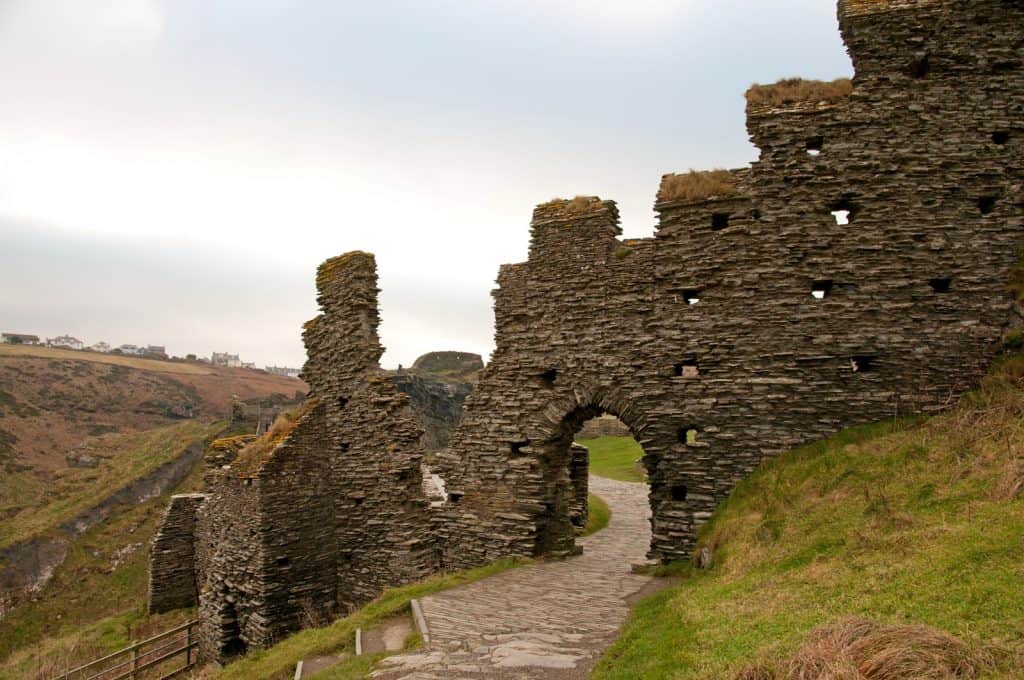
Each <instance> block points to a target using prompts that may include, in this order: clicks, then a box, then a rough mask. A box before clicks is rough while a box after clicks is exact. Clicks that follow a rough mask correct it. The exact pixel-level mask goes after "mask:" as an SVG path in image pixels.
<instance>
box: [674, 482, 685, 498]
mask: <svg viewBox="0 0 1024 680" xmlns="http://www.w3.org/2000/svg"><path fill="white" fill-rule="evenodd" d="M671 494H672V500H674V501H685V500H686V485H685V484H675V485H673V486H672V490H671Z"/></svg>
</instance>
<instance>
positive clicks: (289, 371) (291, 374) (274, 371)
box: [266, 366, 301, 378]
mask: <svg viewBox="0 0 1024 680" xmlns="http://www.w3.org/2000/svg"><path fill="white" fill-rule="evenodd" d="M266 371H267V373H270V374H271V375H283V376H285V377H287V378H298V377H299V373H300V372H301V371H300V370H299V369H298V368H287V367H285V366H267V367H266Z"/></svg>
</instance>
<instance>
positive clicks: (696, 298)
mask: <svg viewBox="0 0 1024 680" xmlns="http://www.w3.org/2000/svg"><path fill="white" fill-rule="evenodd" d="M700 293H701V291H699V290H697V289H696V288H688V289H687V290H684V291H683V300H684V301H685V302H686V304H688V305H695V304H697V303H698V302H700Z"/></svg>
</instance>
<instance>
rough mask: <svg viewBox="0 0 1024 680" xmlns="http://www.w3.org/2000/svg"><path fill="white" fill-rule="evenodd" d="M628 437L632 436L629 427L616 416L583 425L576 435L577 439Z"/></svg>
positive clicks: (595, 419) (589, 421)
mask: <svg viewBox="0 0 1024 680" xmlns="http://www.w3.org/2000/svg"><path fill="white" fill-rule="evenodd" d="M628 436H630V433H629V427H627V426H626V424H625V423H623V422H622V421H621V420H619V419H618V418H616V417H615V416H611V415H607V414H605V415H603V416H598V417H597V418H594V419H592V420H588V421H587V422H585V423H583V427H582V428H580V431H579V432H577V433H576V438H577V439H596V438H597V437H628Z"/></svg>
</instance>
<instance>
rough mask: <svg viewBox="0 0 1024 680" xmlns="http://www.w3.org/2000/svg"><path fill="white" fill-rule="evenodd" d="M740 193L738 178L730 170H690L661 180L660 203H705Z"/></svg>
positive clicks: (666, 176)
mask: <svg viewBox="0 0 1024 680" xmlns="http://www.w3.org/2000/svg"><path fill="white" fill-rule="evenodd" d="M738 192H739V189H737V188H736V178H735V177H734V176H733V174H732V172H730V171H729V170H723V169H716V170H706V171H703V172H701V171H697V170H690V171H689V172H684V173H681V174H669V175H665V176H664V177H662V178H661V187H659V189H658V203H668V202H674V201H705V200H707V199H709V198H726V197H728V196H735V195H736V194H737V193H738Z"/></svg>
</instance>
